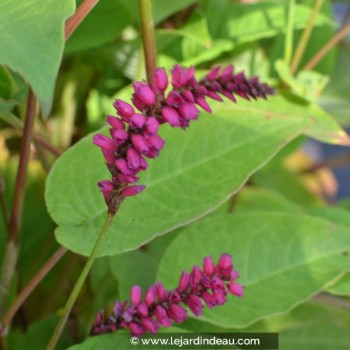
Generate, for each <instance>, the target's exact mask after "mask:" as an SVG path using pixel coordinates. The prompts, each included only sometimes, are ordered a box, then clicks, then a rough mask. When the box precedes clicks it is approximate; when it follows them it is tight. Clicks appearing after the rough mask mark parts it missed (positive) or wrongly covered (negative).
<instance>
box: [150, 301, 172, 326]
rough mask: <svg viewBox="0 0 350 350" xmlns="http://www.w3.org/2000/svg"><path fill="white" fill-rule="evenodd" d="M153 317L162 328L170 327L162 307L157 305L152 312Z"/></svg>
mask: <svg viewBox="0 0 350 350" xmlns="http://www.w3.org/2000/svg"><path fill="white" fill-rule="evenodd" d="M154 316H155V317H156V319H157V320H158V322H159V323H160V324H161V325H163V326H164V327H170V326H171V321H170V319H169V317H168V315H167V313H166V311H165V309H164V307H163V306H161V305H157V306H156V310H155V312H154Z"/></svg>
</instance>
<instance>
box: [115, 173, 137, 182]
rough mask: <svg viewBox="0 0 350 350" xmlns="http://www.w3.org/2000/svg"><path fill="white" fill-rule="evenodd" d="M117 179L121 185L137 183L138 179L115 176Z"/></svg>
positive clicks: (121, 175) (132, 176)
mask: <svg viewBox="0 0 350 350" xmlns="http://www.w3.org/2000/svg"><path fill="white" fill-rule="evenodd" d="M117 178H118V181H120V182H121V183H126V184H131V183H134V182H137V181H139V177H138V176H135V175H125V174H119V175H118V176H117Z"/></svg>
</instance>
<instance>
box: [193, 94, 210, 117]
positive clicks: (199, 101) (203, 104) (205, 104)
mask: <svg viewBox="0 0 350 350" xmlns="http://www.w3.org/2000/svg"><path fill="white" fill-rule="evenodd" d="M196 103H197V104H198V105H200V106H201V107H202V108H203V109H204V110H205V111H206V112H208V113H211V108H210V107H209V105H208V102H207V101H206V100H205V98H204V97H196Z"/></svg>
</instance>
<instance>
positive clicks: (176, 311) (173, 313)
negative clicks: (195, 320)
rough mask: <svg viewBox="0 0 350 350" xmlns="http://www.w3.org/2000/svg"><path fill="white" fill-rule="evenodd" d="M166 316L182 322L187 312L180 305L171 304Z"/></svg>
mask: <svg viewBox="0 0 350 350" xmlns="http://www.w3.org/2000/svg"><path fill="white" fill-rule="evenodd" d="M167 314H168V316H169V317H170V318H172V319H173V320H174V321H175V322H177V323H182V322H183V321H185V320H186V318H188V315H187V312H186V310H185V309H183V308H182V307H181V306H179V305H176V304H171V305H170V307H169V310H168V312H167Z"/></svg>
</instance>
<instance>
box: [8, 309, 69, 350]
mask: <svg viewBox="0 0 350 350" xmlns="http://www.w3.org/2000/svg"><path fill="white" fill-rule="evenodd" d="M58 320H59V318H58V317H57V316H49V317H46V318H44V319H42V320H40V321H37V322H34V323H33V324H32V325H31V326H30V327H29V329H28V330H27V332H26V333H25V334H24V335H22V336H20V335H19V334H17V335H16V337H15V339H14V344H13V346H11V349H13V350H32V349H33V350H34V349H45V347H46V346H47V343H48V342H49V340H50V338H51V336H52V334H53V332H54V330H55V328H56V326H57V323H58ZM70 344H71V341H70V339H69V335H68V332H67V331H66V330H65V331H64V333H63V335H62V337H61V338H60V340H59V343H58V344H57V350H64V349H67V347H68V346H69V345H70Z"/></svg>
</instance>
